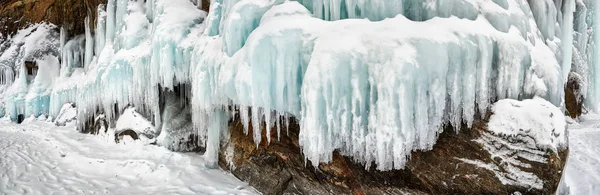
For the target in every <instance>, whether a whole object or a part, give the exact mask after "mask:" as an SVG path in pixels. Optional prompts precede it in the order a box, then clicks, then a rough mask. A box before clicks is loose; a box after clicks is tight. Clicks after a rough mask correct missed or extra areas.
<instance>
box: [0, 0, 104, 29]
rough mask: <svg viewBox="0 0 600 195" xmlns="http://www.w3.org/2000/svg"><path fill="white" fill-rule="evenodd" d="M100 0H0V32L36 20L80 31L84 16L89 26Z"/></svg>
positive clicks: (83, 27)
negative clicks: (88, 21) (88, 20)
mask: <svg viewBox="0 0 600 195" xmlns="http://www.w3.org/2000/svg"><path fill="white" fill-rule="evenodd" d="M101 3H105V0H3V1H0V34H4V35H10V34H13V33H15V32H17V30H19V29H22V28H24V27H26V26H28V25H29V24H34V23H40V22H49V23H52V24H56V25H58V26H62V27H65V29H67V30H68V31H69V34H71V35H79V34H83V33H84V31H85V26H84V18H85V17H86V16H88V15H89V16H90V18H89V19H90V21H91V22H90V24H92V29H93V27H94V26H93V24H95V23H96V22H95V21H96V15H97V14H96V12H97V7H98V5H99V4H101Z"/></svg>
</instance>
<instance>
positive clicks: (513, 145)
mask: <svg viewBox="0 0 600 195" xmlns="http://www.w3.org/2000/svg"><path fill="white" fill-rule="evenodd" d="M492 112H493V115H492V116H491V117H490V119H489V122H488V124H487V129H488V131H487V132H484V133H482V135H481V137H480V138H477V139H475V140H474V141H475V142H477V143H479V144H481V145H483V148H484V149H485V150H486V151H487V152H488V153H489V154H490V155H491V159H494V161H498V162H496V163H494V162H490V163H486V162H483V161H480V160H473V159H459V160H461V161H463V162H465V163H467V164H472V165H475V166H477V167H479V168H483V169H487V170H489V171H491V172H493V173H494V174H495V176H496V178H498V179H499V180H500V181H501V182H502V183H503V184H505V185H514V186H523V187H527V188H535V189H542V188H543V187H544V181H543V180H541V179H540V178H539V176H538V175H536V174H534V173H532V172H529V171H528V169H529V168H531V167H532V166H535V165H532V163H552V160H550V159H549V157H550V156H551V155H550V154H559V152H560V151H563V150H565V149H566V147H567V131H566V126H567V124H566V122H565V117H564V115H563V113H562V112H561V110H560V109H559V108H557V107H556V106H554V105H552V104H551V103H550V102H548V101H546V100H544V99H542V98H539V97H535V98H533V99H527V100H523V101H517V100H512V99H504V100H500V101H498V102H497V103H495V104H494V105H493V106H492Z"/></svg>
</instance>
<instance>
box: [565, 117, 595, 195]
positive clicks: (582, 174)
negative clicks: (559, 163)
mask: <svg viewBox="0 0 600 195" xmlns="http://www.w3.org/2000/svg"><path fill="white" fill-rule="evenodd" d="M598 140H600V115H598V114H590V115H586V116H582V117H580V121H579V122H573V123H571V124H569V159H568V160H567V166H566V168H565V173H564V175H563V181H564V183H565V184H566V186H567V188H566V191H568V192H570V194H598V193H600V169H599V168H598V167H599V166H600V142H598Z"/></svg>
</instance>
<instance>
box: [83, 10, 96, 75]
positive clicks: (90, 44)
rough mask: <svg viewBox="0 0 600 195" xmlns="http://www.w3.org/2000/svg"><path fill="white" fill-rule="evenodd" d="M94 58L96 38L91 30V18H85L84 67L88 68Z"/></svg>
mask: <svg viewBox="0 0 600 195" xmlns="http://www.w3.org/2000/svg"><path fill="white" fill-rule="evenodd" d="M93 57H94V37H93V36H92V30H91V29H90V20H89V17H86V18H85V60H84V64H83V67H84V68H85V67H87V66H88V65H89V64H90V63H91V62H92V58H93Z"/></svg>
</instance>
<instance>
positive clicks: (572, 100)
mask: <svg viewBox="0 0 600 195" xmlns="http://www.w3.org/2000/svg"><path fill="white" fill-rule="evenodd" d="M581 83H582V79H581V76H580V75H578V74H577V73H574V72H571V73H569V79H568V81H567V85H566V86H565V108H566V110H565V112H566V114H567V115H568V116H570V117H571V118H577V117H579V116H581V114H582V113H583V97H582V96H581V93H580V90H581Z"/></svg>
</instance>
